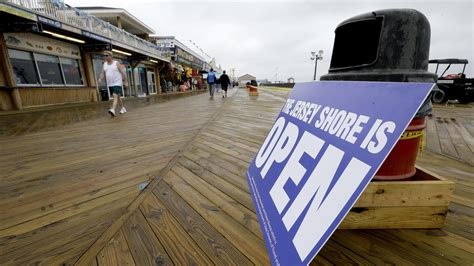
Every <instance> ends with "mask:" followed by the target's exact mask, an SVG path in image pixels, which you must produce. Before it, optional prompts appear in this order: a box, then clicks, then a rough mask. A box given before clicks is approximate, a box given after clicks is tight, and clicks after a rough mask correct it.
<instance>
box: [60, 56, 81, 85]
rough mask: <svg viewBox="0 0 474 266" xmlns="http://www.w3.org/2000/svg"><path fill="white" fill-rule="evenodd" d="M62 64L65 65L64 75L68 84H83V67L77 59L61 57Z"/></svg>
mask: <svg viewBox="0 0 474 266" xmlns="http://www.w3.org/2000/svg"><path fill="white" fill-rule="evenodd" d="M61 66H62V67H63V71H64V77H65V78H66V84H68V85H83V84H84V82H83V81H82V77H81V69H80V68H79V61H78V60H77V59H70V58H63V57H61Z"/></svg>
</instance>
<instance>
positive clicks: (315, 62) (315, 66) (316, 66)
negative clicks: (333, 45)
mask: <svg viewBox="0 0 474 266" xmlns="http://www.w3.org/2000/svg"><path fill="white" fill-rule="evenodd" d="M317 68H318V57H316V58H315V59H314V78H313V80H316V69H317Z"/></svg>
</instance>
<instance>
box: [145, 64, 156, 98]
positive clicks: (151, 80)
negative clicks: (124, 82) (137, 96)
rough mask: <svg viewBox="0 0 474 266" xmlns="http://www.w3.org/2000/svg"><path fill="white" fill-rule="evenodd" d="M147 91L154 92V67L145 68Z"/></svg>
mask: <svg viewBox="0 0 474 266" xmlns="http://www.w3.org/2000/svg"><path fill="white" fill-rule="evenodd" d="M147 79H148V91H149V92H150V94H156V78H155V69H153V68H147Z"/></svg>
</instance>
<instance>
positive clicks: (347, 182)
mask: <svg viewBox="0 0 474 266" xmlns="http://www.w3.org/2000/svg"><path fill="white" fill-rule="evenodd" d="M370 169H371V167H370V166H369V165H368V164H366V163H364V162H362V161H360V160H358V159H356V158H352V160H351V161H350V162H349V164H348V165H347V167H346V169H345V170H344V172H343V173H342V175H341V176H340V177H339V179H338V180H337V183H336V184H335V185H334V187H333V188H332V190H331V193H329V194H328V195H327V197H326V199H325V200H324V202H322V203H321V202H319V201H317V200H313V201H312V202H311V205H310V207H309V209H308V212H307V213H306V216H305V217H304V219H303V222H302V223H301V225H300V227H299V228H298V231H297V232H296V235H295V237H294V238H293V244H294V245H295V248H296V250H297V252H298V255H299V256H300V259H301V261H303V260H305V259H306V257H307V256H308V255H309V253H310V252H311V250H312V249H313V248H314V246H315V245H316V244H317V241H318V239H320V237H321V236H322V235H323V234H324V233H325V232H326V230H327V229H328V228H329V226H331V223H332V222H333V221H334V220H335V219H336V217H337V215H338V214H339V212H340V210H341V209H342V208H343V207H344V205H345V204H346V203H347V202H348V201H349V198H350V197H351V196H352V194H353V193H354V192H355V190H356V189H357V184H360V183H361V182H362V179H364V177H365V175H366V174H367V173H368V172H369V171H370ZM317 194H323V195H325V194H326V191H317ZM328 202H330V204H328Z"/></svg>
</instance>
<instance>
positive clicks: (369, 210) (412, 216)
mask: <svg viewBox="0 0 474 266" xmlns="http://www.w3.org/2000/svg"><path fill="white" fill-rule="evenodd" d="M416 168H417V172H416V175H415V176H414V177H413V178H412V180H410V181H372V182H370V184H369V185H368V186H367V188H366V189H365V191H364V193H363V194H362V195H361V196H360V198H359V200H358V201H357V202H356V204H355V205H354V207H353V208H352V209H351V211H350V212H349V214H347V216H346V218H345V219H344V221H343V222H342V223H341V224H340V226H339V229H389V228H441V227H442V226H443V223H444V218H445V217H446V214H447V212H448V204H449V201H450V198H451V194H452V193H453V190H454V182H452V181H449V180H447V179H445V178H443V177H441V176H439V175H437V174H435V173H433V172H430V171H428V170H426V169H424V168H422V167H419V166H417V167H416Z"/></svg>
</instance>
